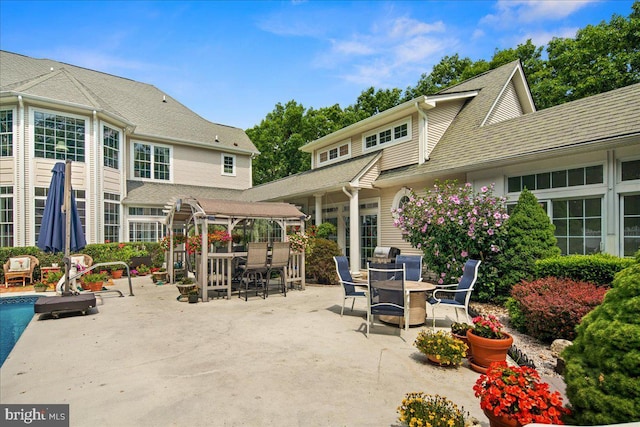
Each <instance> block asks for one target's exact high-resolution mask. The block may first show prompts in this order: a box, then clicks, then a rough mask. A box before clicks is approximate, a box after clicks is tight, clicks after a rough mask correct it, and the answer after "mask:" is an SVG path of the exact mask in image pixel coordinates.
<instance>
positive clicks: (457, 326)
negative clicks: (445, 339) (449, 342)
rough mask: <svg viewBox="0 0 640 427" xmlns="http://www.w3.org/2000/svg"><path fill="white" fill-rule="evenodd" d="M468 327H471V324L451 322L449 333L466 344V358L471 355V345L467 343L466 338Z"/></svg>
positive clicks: (469, 357)
mask: <svg viewBox="0 0 640 427" xmlns="http://www.w3.org/2000/svg"><path fill="white" fill-rule="evenodd" d="M469 329H473V325H470V324H468V323H458V322H453V323H452V324H451V335H453V336H454V337H455V338H457V339H459V340H460V341H462V342H463V343H465V344H466V345H467V359H471V357H472V353H471V346H470V345H469V340H467V331H468V330H469Z"/></svg>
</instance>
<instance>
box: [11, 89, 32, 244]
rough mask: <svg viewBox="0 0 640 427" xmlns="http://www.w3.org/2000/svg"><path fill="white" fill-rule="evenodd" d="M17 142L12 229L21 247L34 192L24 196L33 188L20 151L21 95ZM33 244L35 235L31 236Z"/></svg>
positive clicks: (22, 144)
mask: <svg viewBox="0 0 640 427" xmlns="http://www.w3.org/2000/svg"><path fill="white" fill-rule="evenodd" d="M18 120H19V124H18V141H17V142H18V143H17V144H13V150H14V153H15V154H14V155H15V157H16V159H17V160H18V164H17V165H16V170H15V177H14V182H15V183H16V188H15V190H14V191H15V195H16V197H15V199H14V205H15V209H14V212H20V215H16V217H17V218H16V222H17V224H16V228H15V231H14V236H15V246H16V247H23V246H27V234H31V233H27V225H26V218H27V216H29V217H30V218H32V217H33V215H26V213H27V212H29V211H30V209H29V208H30V206H27V202H28V201H29V200H33V198H34V194H30V195H28V197H25V193H24V192H25V191H30V192H33V189H30V187H31V186H29V185H28V180H27V174H26V171H25V156H24V154H23V153H22V149H26V145H27V144H26V141H25V140H24V135H25V125H24V100H23V99H22V95H18ZM29 230H31V231H32V232H33V231H35V228H31V227H30V228H29ZM32 240H33V242H34V244H35V235H34V236H33V238H32Z"/></svg>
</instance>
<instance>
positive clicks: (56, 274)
mask: <svg viewBox="0 0 640 427" xmlns="http://www.w3.org/2000/svg"><path fill="white" fill-rule="evenodd" d="M63 276H64V273H63V272H62V271H52V272H51V273H49V274H47V276H46V277H45V279H44V282H45V283H46V284H47V285H49V287H50V288H53V289H54V290H55V288H56V285H57V284H58V282H59V281H60V279H62V277H63Z"/></svg>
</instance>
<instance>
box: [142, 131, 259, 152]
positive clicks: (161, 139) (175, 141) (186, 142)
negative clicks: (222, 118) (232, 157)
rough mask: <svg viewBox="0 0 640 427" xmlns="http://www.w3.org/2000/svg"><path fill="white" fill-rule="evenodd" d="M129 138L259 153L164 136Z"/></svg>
mask: <svg viewBox="0 0 640 427" xmlns="http://www.w3.org/2000/svg"><path fill="white" fill-rule="evenodd" d="M131 137H132V138H134V139H135V138H149V139H154V140H156V141H167V142H171V143H175V144H182V145H192V146H196V147H202V148H214V149H218V150H220V151H227V152H231V153H241V154H252V155H258V154H260V151H257V150H255V151H254V150H246V149H243V148H233V147H229V146H227V145H211V144H208V143H204V142H200V141H192V140H188V139H177V138H170V137H166V136H159V135H151V134H144V133H134V134H132V135H131Z"/></svg>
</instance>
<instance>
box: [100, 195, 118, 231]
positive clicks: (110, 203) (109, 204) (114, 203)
mask: <svg viewBox="0 0 640 427" xmlns="http://www.w3.org/2000/svg"><path fill="white" fill-rule="evenodd" d="M119 241H120V195H119V194H113V193H104V242H105V243H110V242H119Z"/></svg>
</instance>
